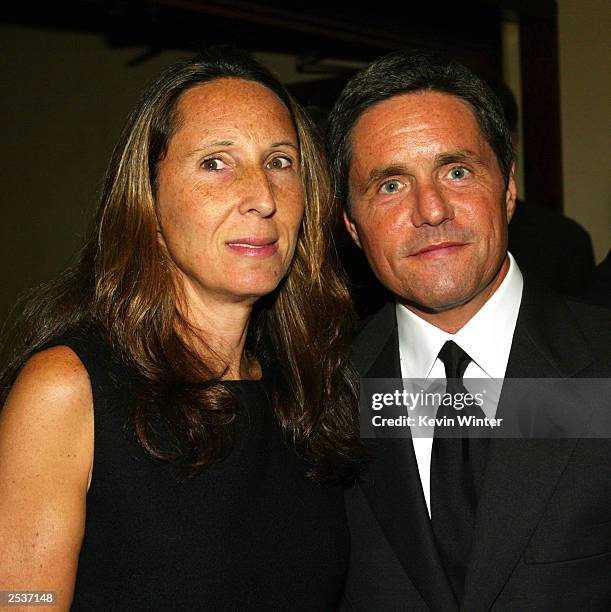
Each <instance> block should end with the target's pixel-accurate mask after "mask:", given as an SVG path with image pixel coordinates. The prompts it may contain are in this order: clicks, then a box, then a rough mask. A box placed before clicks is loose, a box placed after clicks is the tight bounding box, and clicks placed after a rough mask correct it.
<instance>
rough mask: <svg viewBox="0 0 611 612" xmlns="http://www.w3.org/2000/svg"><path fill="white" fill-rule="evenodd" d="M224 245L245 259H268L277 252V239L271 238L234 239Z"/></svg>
mask: <svg viewBox="0 0 611 612" xmlns="http://www.w3.org/2000/svg"><path fill="white" fill-rule="evenodd" d="M225 244H226V245H227V246H228V247H229V248H230V249H231V250H232V251H233V252H234V253H238V254H239V255H246V256H247V257H270V256H272V255H273V254H274V253H276V251H277V250H278V239H277V238H273V237H263V238H258V237H254V236H249V237H246V238H235V239H232V240H230V241H228V242H226V243H225Z"/></svg>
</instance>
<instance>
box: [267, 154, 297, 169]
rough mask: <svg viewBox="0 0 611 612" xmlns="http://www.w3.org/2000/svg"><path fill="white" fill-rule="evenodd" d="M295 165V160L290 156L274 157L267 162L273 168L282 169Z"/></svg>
mask: <svg viewBox="0 0 611 612" xmlns="http://www.w3.org/2000/svg"><path fill="white" fill-rule="evenodd" d="M292 165H293V162H292V161H291V160H290V159H289V158H288V157H282V156H281V157H274V159H272V160H271V161H269V162H268V163H267V167H268V168H271V169H272V170H282V169H284V168H289V167H290V166H292Z"/></svg>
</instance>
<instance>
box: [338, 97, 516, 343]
mask: <svg viewBox="0 0 611 612" xmlns="http://www.w3.org/2000/svg"><path fill="white" fill-rule="evenodd" d="M351 143H352V161H351V168H350V175H349V187H350V195H351V202H352V219H349V218H348V216H346V217H345V221H346V225H347V227H348V230H349V232H350V233H351V235H352V237H353V239H354V240H355V242H356V243H357V244H358V245H359V246H361V248H363V249H364V251H365V254H366V255H367V259H368V260H369V263H370V265H371V267H372V269H373V270H374V272H375V274H376V275H377V276H378V278H379V279H380V280H381V282H382V283H383V284H384V285H385V286H386V287H387V288H388V289H389V290H390V291H391V292H392V293H393V294H395V295H396V296H397V297H398V299H399V301H400V302H402V303H404V304H405V305H406V306H407V307H408V308H410V309H411V310H413V311H414V312H415V313H416V314H418V315H419V316H421V317H422V318H424V319H425V320H428V321H429V322H431V323H433V324H434V325H437V326H438V327H441V328H442V329H446V330H447V331H456V330H457V329H460V327H462V325H464V323H466V322H467V321H468V320H469V319H470V318H471V317H472V316H473V315H474V314H475V313H476V312H477V311H478V310H479V309H480V308H481V306H482V305H483V304H484V303H485V302H486V300H487V299H488V298H489V297H490V296H491V295H492V293H494V291H495V290H496V288H497V287H498V286H499V285H500V283H501V282H502V280H503V278H504V277H505V275H506V273H507V269H508V267H509V261H508V259H507V256H506V249H507V224H508V222H509V220H510V219H511V215H512V214H513V210H514V207H515V196H516V190H515V181H514V178H513V172H512V173H511V178H510V180H509V184H508V186H507V189H505V186H504V181H503V177H502V175H501V171H500V168H499V165H498V162H497V160H496V157H495V155H494V152H493V151H492V148H491V147H490V145H489V144H488V143H487V142H486V140H485V138H484V136H483V135H482V134H481V132H480V129H479V126H478V124H477V121H476V119H475V116H474V114H473V112H472V111H471V109H470V108H469V106H468V105H467V104H466V103H465V102H463V101H462V100H460V99H459V98H456V97H454V96H450V95H446V94H441V93H437V92H416V93H409V94H403V95H399V96H396V97H393V98H390V99H389V100H385V101H384V102H381V103H379V104H377V105H375V106H373V107H371V108H370V109H368V110H367V111H366V112H365V113H364V114H363V115H362V116H361V117H360V119H359V120H358V121H357V123H356V125H355V126H354V128H353V131H352V138H351ZM442 244H445V245H446V247H447V248H435V247H436V246H439V245H442ZM427 249H429V250H428V252H426V253H425V252H424V250H427ZM430 249H432V250H430Z"/></svg>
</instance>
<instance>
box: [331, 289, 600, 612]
mask: <svg viewBox="0 0 611 612" xmlns="http://www.w3.org/2000/svg"><path fill="white" fill-rule="evenodd" d="M610 317H611V313H610V312H609V311H608V310H606V309H603V308H596V307H592V306H588V305H585V304H577V303H568V302H565V301H564V300H563V299H561V298H559V297H557V296H556V295H555V294H554V295H550V294H547V293H545V292H542V291H540V290H535V289H534V288H531V287H529V286H525V291H524V296H523V299H522V304H521V307H520V313H519V317H518V322H517V326H516V330H515V333H514V338H513V343H512V348H511V353H510V357H509V363H508V366H507V377H513V378H535V377H536V378H547V377H550V378H553V377H582V378H589V377H592V378H594V377H609V376H610V375H611V359H610V347H611V325H610V323H611V318H610ZM354 360H355V364H356V367H357V369H358V371H359V374H360V375H361V376H362V377H371V378H375V377H380V378H385V377H386V378H387V377H391V376H392V377H398V378H400V377H401V372H400V365H399V346H398V337H397V330H396V318H395V311H394V305H391V304H388V305H386V306H385V307H383V308H382V309H381V310H380V311H379V312H378V313H377V314H376V315H374V316H373V318H372V319H371V320H370V321H369V323H368V324H367V325H366V326H365V327H364V329H363V330H362V331H361V333H360V335H359V336H358V338H357V339H356V342H355V346H354ZM501 401H502V397H501ZM499 406H500V404H499ZM369 442H371V453H372V458H373V460H372V464H371V466H370V468H369V470H368V471H367V473H366V474H365V475H364V476H363V477H362V479H361V481H360V482H359V483H358V484H357V485H355V486H354V487H352V488H350V489H348V491H347V493H346V508H347V513H348V519H349V524H350V530H351V535H352V551H351V562H350V569H349V575H348V579H347V583H346V589H345V597H344V602H343V609H345V610H362V611H367V612H378V611H380V612H385V611H393V612H398V611H402V610H406V611H407V610H410V611H413V610H435V611H437V610H443V611H445V610H458V609H459V607H460V609H461V610H465V611H469V612H474V611H478V610H511V611H516V610H520V611H523V610H541V611H544V610H545V611H548V610H549V611H554V612H557V611H562V610H567V611H568V610H571V611H574V610H605V611H606V610H611V440H608V439H588V440H586V439H556V440H550V439H548V440H516V439H496V440H491V442H490V450H489V458H488V462H487V466H486V473H485V477H484V484H483V489H482V493H481V497H480V501H479V507H478V516H477V522H476V528H475V535H474V542H473V551H472V556H471V561H470V564H469V567H468V571H467V576H466V582H465V594H464V599H463V601H462V602H461V604H460V606H459V604H458V603H457V602H456V600H455V598H454V595H453V592H452V590H451V587H450V584H449V582H448V580H447V578H446V576H445V573H444V570H443V567H442V565H441V562H440V560H439V556H438V554H437V551H436V548H435V544H434V541H433V534H432V530H431V524H430V520H429V516H428V513H427V509H426V504H425V501H424V495H423V492H422V487H421V484H420V479H419V474H418V467H417V464H416V458H415V455H414V450H413V445H412V442H411V439H388V440H383V439H378V440H371V441H369Z"/></svg>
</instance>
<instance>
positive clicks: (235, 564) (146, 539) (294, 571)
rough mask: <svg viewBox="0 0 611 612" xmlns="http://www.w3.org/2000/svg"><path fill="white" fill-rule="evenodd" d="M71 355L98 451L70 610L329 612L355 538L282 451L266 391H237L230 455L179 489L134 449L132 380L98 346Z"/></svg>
mask: <svg viewBox="0 0 611 612" xmlns="http://www.w3.org/2000/svg"><path fill="white" fill-rule="evenodd" d="M57 345H65V346H68V347H70V348H71V349H72V350H73V351H74V352H75V353H76V354H77V355H78V357H79V358H80V360H81V361H82V362H83V365H84V366H85V368H86V369H87V371H88V373H89V377H90V379H91V386H92V389H93V398H94V423H95V450H94V462H93V476H92V481H91V486H90V489H89V492H88V495H87V517H86V525H85V534H84V539H83V544H82V548H81V552H80V557H79V565H78V573H77V579H76V587H75V592H74V600H73V606H72V609H73V610H89V611H90V610H105V611H109V610H130V611H132V610H133V611H135V610H151V611H156V610H203V611H207V610H210V611H215V612H217V611H224V610H236V611H237V610H261V611H263V610H265V611H273V610H287V611H300V610H303V611H306V610H307V611H308V612H313V611H316V610H321V611H323V610H324V611H328V610H333V609H334V608H335V607H336V605H337V603H338V600H339V598H340V597H341V592H342V588H343V583H344V576H345V572H346V566H347V557H348V552H349V550H348V549H349V534H348V529H347V525H346V518H345V514H344V505H343V492H342V490H341V488H340V487H329V486H321V485H317V484H315V483H313V482H311V481H310V480H308V479H307V478H306V476H305V465H304V463H303V462H302V461H301V460H300V459H299V458H298V457H297V456H296V455H295V453H294V452H293V451H291V450H290V449H289V448H288V447H287V446H286V445H285V444H284V443H283V441H282V438H281V434H280V428H279V426H278V424H277V422H276V419H275V416H274V414H273V411H272V409H271V406H270V404H269V402H268V399H267V396H266V393H265V388H264V384H263V382H262V381H242V382H235V383H230V384H235V385H237V386H238V390H239V396H240V398H241V401H240V410H239V412H238V415H237V418H236V423H235V444H234V447H233V450H232V452H231V454H230V455H229V456H228V457H227V458H226V459H225V460H223V461H222V462H221V463H218V464H215V465H212V466H210V467H208V468H207V469H206V470H205V471H204V472H203V473H202V474H201V475H200V476H198V477H196V478H194V479H191V480H187V481H183V482H181V481H180V480H179V479H177V478H176V476H175V471H174V470H173V468H172V467H171V466H170V465H168V464H167V463H164V462H160V461H156V460H154V459H152V458H151V457H150V456H148V455H147V454H145V452H144V451H143V450H142V448H141V447H140V446H139V445H138V443H137V441H136V439H135V434H134V431H133V429H132V427H131V425H130V424H129V422H128V411H129V404H130V400H131V388H130V387H131V385H130V379H129V377H128V376H127V374H126V370H125V368H124V367H122V366H121V365H120V363H118V361H117V360H116V359H114V358H113V355H112V354H111V352H110V350H109V348H108V346H107V345H106V343H105V342H104V341H103V340H102V339H101V337H100V336H99V335H98V334H97V333H96V332H92V331H84V330H82V331H80V332H78V333H74V334H71V335H69V336H65V337H61V338H57V339H56V340H54V341H53V342H52V343H50V344H48V345H46V347H47V348H48V347H50V346H57Z"/></svg>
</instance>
